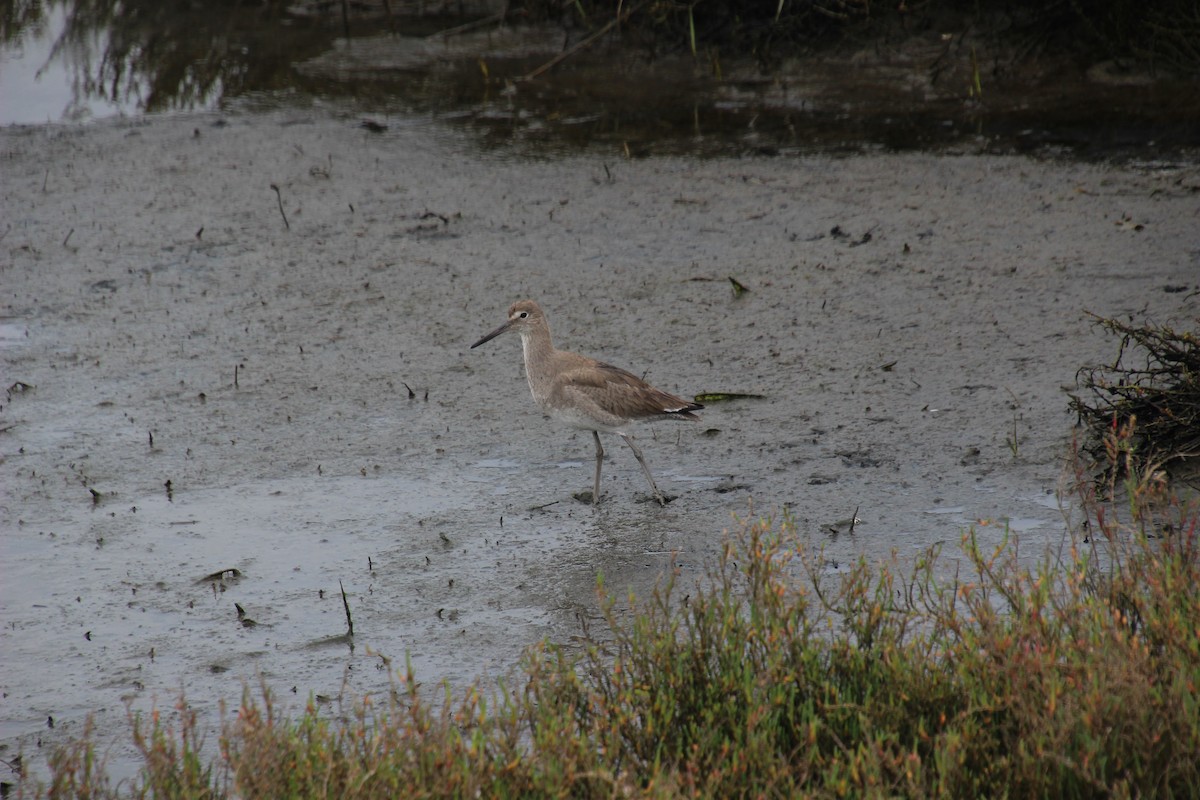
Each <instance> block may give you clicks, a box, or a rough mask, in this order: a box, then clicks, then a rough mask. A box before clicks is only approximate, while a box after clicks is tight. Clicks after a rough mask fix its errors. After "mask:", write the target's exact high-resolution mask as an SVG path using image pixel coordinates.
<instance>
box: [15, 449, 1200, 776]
mask: <svg viewBox="0 0 1200 800" xmlns="http://www.w3.org/2000/svg"><path fill="white" fill-rule="evenodd" d="M1136 441H1137V437H1136V436H1135V435H1134V431H1133V430H1132V429H1131V428H1130V427H1129V426H1126V427H1124V428H1121V429H1118V430H1114V431H1112V433H1111V434H1110V437H1109V442H1108V448H1109V449H1108V452H1109V453H1110V454H1111V456H1112V457H1113V458H1121V457H1122V454H1125V453H1128V451H1129V450H1130V449H1131V448H1134V447H1135V446H1136V445H1135V443H1136ZM1082 463H1083V462H1082V461H1081V462H1080V464H1081V467H1080V469H1079V471H1078V474H1077V475H1076V481H1075V483H1076V484H1077V491H1078V492H1079V498H1078V502H1077V504H1076V508H1077V511H1076V512H1075V513H1076V515H1077V517H1078V519H1077V520H1075V521H1074V522H1073V523H1072V524H1071V526H1070V527H1071V529H1072V530H1073V531H1074V533H1073V534H1071V535H1068V536H1066V537H1065V538H1064V540H1063V542H1062V545H1061V547H1060V548H1059V549H1058V550H1056V551H1054V552H1050V553H1047V554H1045V555H1044V556H1040V557H1036V558H1034V559H1032V560H1031V559H1030V558H1029V556H1028V555H1026V554H1023V553H1021V551H1020V546H1019V542H1018V541H1017V540H1016V539H1015V538H1011V537H1005V538H1004V540H1003V541H1002V542H1000V543H998V544H995V545H994V546H991V547H989V548H985V547H984V546H983V544H982V543H981V542H980V540H979V538H978V537H976V535H975V533H974V532H973V531H969V532H967V533H966V534H965V535H964V537H963V540H962V543H961V550H962V553H963V555H964V559H963V562H964V563H965V564H966V565H967V566H966V567H964V568H962V569H960V570H959V572H958V573H957V574H953V573H950V577H946V575H947V574H948V570H947V569H946V568H945V566H946V565H944V564H943V563H942V558H941V554H940V553H938V552H937V550H936V549H935V550H931V551H929V552H928V553H926V554H925V555H924V556H923V557H921V558H917V559H915V560H912V561H911V562H910V563H908V564H907V566H904V567H900V566H897V564H898V563H899V562H898V561H896V560H893V562H892V563H889V564H884V565H874V564H870V563H868V562H867V561H865V560H860V561H859V562H857V563H855V564H853V565H851V566H850V567H849V568H848V569H847V570H845V571H844V573H843V574H841V575H829V574H827V573H826V571H825V570H824V569H823V567H822V564H823V560H822V557H821V553H820V551H819V550H816V549H813V548H812V547H811V546H810V545H809V544H808V543H807V542H806V541H805V538H804V537H803V536H800V535H798V534H797V532H796V530H795V528H794V527H793V526H792V525H791V523H790V522H789V521H788V520H786V519H784V520H781V521H779V522H772V521H770V520H765V519H757V520H752V521H747V522H745V523H744V524H742V525H741V526H740V527H739V528H738V529H737V530H736V531H735V532H734V533H732V534H731V535H729V537H728V539H727V541H726V542H725V545H724V550H723V552H722V554H721V556H720V558H719V559H718V560H717V562H716V563H715V564H714V565H713V566H712V567H711V569H710V570H709V572H708V575H707V579H706V580H704V581H703V582H701V583H700V584H699V585H698V586H691V587H682V586H680V585H679V578H678V576H677V575H669V576H667V577H666V578H665V579H664V581H663V582H662V584H661V585H660V586H659V587H658V588H657V590H656V591H654V592H653V593H652V595H651V596H649V597H646V598H633V597H630V598H627V599H624V600H621V601H618V599H617V598H616V597H614V596H612V595H610V594H609V593H608V591H607V589H606V587H605V586H604V585H603V583H602V582H601V583H600V585H599V588H598V591H599V594H600V607H601V609H602V612H603V613H602V624H600V625H598V626H597V627H598V630H595V631H587V636H586V637H585V638H586V640H587V642H588V644H587V645H586V646H585V647H584V648H583V649H582V651H580V650H578V649H576V650H567V649H564V648H561V647H557V646H554V645H552V644H549V643H544V644H542V645H540V646H537V647H534V648H532V649H531V650H530V651H529V652H528V654H527V656H526V659H525V661H524V664H523V666H522V669H521V671H520V679H519V680H518V681H516V682H514V683H513V684H511V685H509V686H504V685H502V686H500V687H499V688H498V689H496V690H494V691H491V692H487V693H485V692H484V691H482V690H479V689H473V690H470V691H468V692H466V693H465V695H464V696H462V697H460V698H453V697H451V696H450V694H449V692H445V693H443V694H442V695H441V696H440V697H438V698H434V699H430V698H427V697H426V695H425V693H424V690H423V689H421V688H420V687H419V685H418V682H417V680H416V676H415V675H414V674H413V671H412V668H411V666H408V667H406V668H405V670H404V671H403V672H401V673H399V674H398V675H397V676H396V686H395V692H394V696H393V697H392V698H389V699H387V700H386V701H385V702H382V703H380V702H378V700H377V699H375V698H365V699H363V700H362V701H361V702H359V703H358V704H357V705H356V706H355V707H354V708H353V709H352V710H351V712H350V713H349V714H348V715H346V716H345V718H342V719H333V718H330V717H329V716H328V714H327V713H325V712H322V711H320V710H318V708H317V707H316V705H315V704H311V703H310V705H309V707H308V708H307V710H306V711H305V712H304V713H302V714H300V715H299V716H298V717H297V718H286V717H281V716H280V715H279V713H278V712H277V710H276V708H277V707H276V704H275V702H274V700H273V698H272V697H271V696H270V695H269V694H268V693H266V692H263V693H262V694H261V695H259V696H254V695H251V694H250V693H247V695H246V697H245V698H244V700H243V702H242V705H241V707H240V709H239V710H238V711H237V713H236V716H234V717H232V718H231V719H229V720H228V721H227V722H226V723H225V725H224V727H223V730H222V733H221V735H220V741H219V753H218V754H217V755H215V756H214V757H212V758H211V759H210V760H209V761H207V762H206V761H205V760H204V759H203V758H201V757H200V755H199V754H200V752H201V751H202V749H203V743H202V742H201V740H200V737H199V734H198V732H197V724H196V719H195V717H194V715H191V714H190V713H188V712H187V707H186V705H183V704H182V703H181V706H180V710H181V712H182V714H181V716H179V717H178V718H177V719H178V722H177V723H176V724H175V725H174V726H167V725H166V724H165V723H164V722H163V721H162V720H160V719H159V717H158V716H157V715H153V716H152V717H151V718H150V719H148V720H135V721H134V724H133V726H132V727H133V734H132V735H133V739H134V743H135V745H136V746H137V748H138V749H139V751H140V752H141V754H142V756H143V760H144V765H143V769H142V773H141V776H140V778H139V779H138V780H137V781H136V782H134V783H133V784H132V785H126V786H121V787H113V786H111V785H110V784H109V782H108V780H107V778H106V777H105V775H104V773H103V770H102V768H98V767H97V762H96V758H95V754H94V752H93V747H92V745H91V743H90V738H89V737H88V736H85V737H84V738H83V739H81V740H80V741H78V742H76V743H74V744H72V745H70V746H68V747H67V748H64V749H62V750H60V751H59V752H58V753H57V754H56V755H55V757H54V758H52V759H51V762H50V766H51V771H52V781H51V784H50V785H49V786H48V787H47V786H40V785H39V786H34V785H28V784H22V785H20V786H19V787H18V792H19V796H22V795H23V796H51V797H97V798H99V797H111V796H133V797H155V798H158V797H183V798H209V797H296V798H301V797H303V798H308V797H313V798H316V797H321V798H324V797H337V798H360V797H363V798H375V797H401V796H402V797H416V798H420V797H514V798H515V797H580V798H592V797H595V798H609V797H616V796H637V797H664V798H665V797H681V796H682V797H731V796H753V797H787V796H795V795H798V794H805V795H815V796H855V797H859V796H905V797H990V796H1013V797H1031V796H1045V797H1066V798H1072V797H1081V798H1082V797H1101V796H1105V797H1107V796H1115V797H1134V796H1159V797H1168V796H1176V797H1182V796H1195V795H1196V793H1197V791H1200V761H1198V760H1197V758H1196V753H1198V752H1200V700H1198V699H1197V698H1198V697H1200V630H1198V626H1200V551H1198V543H1197V519H1198V512H1197V509H1196V507H1195V505H1189V504H1187V503H1184V502H1182V501H1180V500H1179V499H1178V498H1176V497H1175V496H1173V494H1172V493H1171V488H1170V485H1169V484H1168V482H1167V480H1166V478H1165V477H1164V475H1163V473H1162V472H1161V471H1156V470H1145V471H1138V468H1137V467H1134V468H1132V469H1131V470H1127V471H1126V472H1125V473H1123V479H1122V482H1121V483H1120V484H1119V485H1118V484H1117V483H1116V482H1115V480H1116V479H1115V478H1114V479H1113V481H1114V482H1113V483H1110V484H1109V485H1108V486H1106V487H1105V486H1101V487H1097V485H1096V483H1095V481H1093V480H1092V479H1091V478H1090V472H1089V471H1088V470H1085V469H1084V468H1083V467H1082ZM1110 474H1115V473H1113V472H1110Z"/></svg>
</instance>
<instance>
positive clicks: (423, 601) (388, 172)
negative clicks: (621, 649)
mask: <svg viewBox="0 0 1200 800" xmlns="http://www.w3.org/2000/svg"><path fill="white" fill-rule="evenodd" d="M1198 192H1200V166H1197V165H1196V164H1194V163H1173V164H1136V163H1131V164H1127V165H1124V166H1110V165H1102V164H1083V163H1073V162H1060V161H1054V160H1037V159H1032V158H1026V157H1015V156H1014V157H1003V156H987V155H970V154H957V155H938V154H904V155H894V154H872V155H860V156H854V157H842V158H838V157H830V156H803V157H786V158H784V157H779V158H769V157H762V158H744V159H733V158H716V159H707V160H697V159H689V158H647V159H642V160H629V159H626V158H623V157H621V155H620V154H619V153H615V152H614V153H611V154H605V153H590V154H584V155H574V156H557V157H554V158H553V159H543V160H538V159H528V158H522V159H514V158H506V157H505V156H504V155H502V154H492V155H487V154H480V153H479V151H478V150H477V148H475V147H474V146H473V143H472V142H471V141H470V140H469V139H468V138H467V136H466V135H465V134H462V133H455V132H448V131H447V130H445V129H441V128H438V127H436V126H430V125H418V124H414V125H392V126H391V127H390V128H389V129H388V130H387V131H386V132H384V133H372V132H370V131H367V130H365V129H363V128H361V127H360V125H359V120H358V119H352V118H348V117H339V116H337V115H335V114H328V115H326V114H323V113H322V112H319V111H304V112H274V113H270V114H244V115H228V116H221V115H215V114H205V115H174V116H165V117H153V118H148V119H142V120H138V121H122V120H113V121H107V122H102V123H97V124H93V125H89V126H80V127H75V126H38V127H9V128H5V129H2V130H0V219H2V220H3V223H2V227H3V233H2V234H0V284H2V287H3V304H4V305H3V310H2V311H0V315H2V316H0V364H2V367H0V368H2V371H3V376H4V377H3V384H4V387H3V388H5V389H6V390H7V394H6V396H4V397H3V404H2V405H3V407H2V409H0V481H2V482H3V487H4V489H3V500H2V502H0V553H2V561H3V564H4V568H3V569H4V577H3V581H2V582H0V623H2V625H0V687H2V689H3V700H2V701H0V703H2V706H0V708H2V709H3V713H0V718H2V720H3V721H2V722H0V746H2V747H3V752H5V753H8V754H10V755H11V754H15V753H16V752H18V751H23V752H24V753H25V754H26V764H34V763H35V762H36V761H37V760H38V755H37V754H38V753H39V752H42V753H44V752H45V751H46V749H47V748H49V747H50V746H52V745H53V744H54V743H56V742H59V741H62V740H64V739H65V738H67V737H70V736H74V735H78V734H79V733H81V732H82V730H83V725H84V721H85V719H86V718H87V717H88V716H89V715H93V716H94V718H95V719H96V720H97V724H98V726H99V727H100V729H101V730H103V731H105V732H110V731H111V732H112V735H113V737H114V739H116V738H127V737H123V734H122V733H121V731H123V730H124V726H125V715H126V709H127V708H128V709H131V710H133V711H138V710H145V709H148V708H150V707H151V706H154V705H157V706H158V707H159V708H162V709H164V710H166V711H168V712H169V710H170V709H171V708H172V707H173V705H174V703H175V702H176V701H177V699H178V697H179V695H180V693H181V691H182V692H183V693H185V694H186V697H187V700H188V702H189V703H190V704H191V705H192V706H193V707H195V708H197V709H200V710H201V711H202V712H203V713H204V714H206V715H208V717H207V718H208V719H211V720H212V724H213V725H214V726H215V725H216V724H217V721H218V719H219V711H218V707H219V704H220V703H221V702H222V701H224V702H225V703H228V704H230V706H231V707H234V706H236V703H237V702H238V700H239V698H240V696H241V692H242V691H243V688H244V687H246V686H250V687H251V688H254V687H257V686H258V684H259V682H260V681H261V682H262V683H263V684H265V685H266V686H268V687H270V688H271V690H272V691H273V692H275V693H276V696H277V697H279V698H282V699H283V702H284V703H285V705H286V704H287V703H289V702H290V703H293V704H295V705H300V704H303V703H304V702H306V701H307V700H308V699H309V698H310V697H314V698H315V697H320V698H331V699H332V700H333V701H336V700H337V699H340V698H344V699H347V700H352V699H354V698H358V697H361V696H363V695H366V694H371V693H377V692H385V691H387V690H388V688H389V685H390V683H391V681H392V680H393V679H394V675H395V671H396V669H397V667H398V666H399V665H401V664H403V660H404V658H405V656H406V654H407V655H408V656H409V657H410V658H411V660H412V663H413V665H414V667H415V669H416V672H417V675H418V678H419V679H420V680H421V681H423V682H424V683H425V684H427V685H428V686H430V687H433V686H435V685H436V684H438V683H439V682H441V681H448V682H449V683H450V685H451V686H452V687H461V686H463V685H465V684H467V683H469V682H470V681H473V680H475V679H483V680H485V681H486V680H488V679H490V678H494V677H497V676H501V675H504V674H506V673H508V672H510V671H511V670H512V669H514V668H515V666H516V665H517V664H518V663H519V659H520V657H521V653H522V650H523V648H524V647H526V646H527V645H529V644H531V643H533V642H536V641H538V640H539V639H541V638H543V637H549V638H551V639H553V640H556V641H563V642H566V641H569V640H570V639H571V637H572V636H574V635H576V634H578V633H579V632H580V623H579V619H578V615H585V616H591V615H593V614H594V613H595V596H594V588H595V585H596V578H597V575H601V574H602V575H603V576H604V579H605V583H606V584H607V586H608V587H610V588H611V589H612V590H614V591H615V592H616V593H618V594H623V593H624V591H625V589H626V587H628V588H631V589H633V590H634V591H635V592H637V593H639V594H645V593H646V592H647V591H648V589H649V587H651V586H652V585H653V583H654V582H655V580H656V579H657V578H658V577H659V576H660V575H661V574H662V573H663V572H664V570H668V569H672V568H674V569H678V570H680V571H682V573H683V575H682V577H681V580H685V581H687V580H694V579H699V578H700V577H701V576H702V574H703V569H704V566H705V564H707V563H709V562H711V561H712V560H713V559H714V558H715V556H716V554H717V553H718V552H719V547H720V541H721V537H722V532H723V531H724V530H726V529H728V528H730V527H732V526H734V525H736V524H737V518H738V517H742V518H745V517H750V516H775V517H777V518H782V516H783V515H785V514H786V515H788V516H789V517H790V518H791V519H792V520H794V522H795V524H796V526H797V528H798V530H799V532H800V533H801V535H802V536H806V537H809V538H810V539H811V540H812V542H813V543H814V544H817V545H821V546H823V547H824V559H825V562H824V563H825V565H826V568H827V569H828V570H829V571H830V572H831V573H836V572H837V571H838V570H840V569H843V568H844V567H845V565H846V564H847V563H848V562H850V561H852V560H854V559H857V558H859V557H862V558H867V559H869V560H872V561H877V560H882V559H886V558H890V557H892V556H893V554H895V555H897V556H898V557H900V558H908V557H912V556H914V555H916V554H918V553H921V552H923V551H924V550H926V549H928V548H929V547H931V546H934V545H937V544H939V543H940V544H942V545H943V547H944V551H943V558H944V560H945V562H944V563H945V566H946V568H947V569H953V567H954V564H955V563H956V561H957V550H956V548H957V545H958V542H959V540H960V537H961V535H962V533H963V532H964V531H965V530H967V529H968V528H969V527H972V526H974V527H975V528H976V529H977V531H978V532H979V535H980V538H981V539H982V540H983V541H984V542H988V541H993V540H994V541H999V540H1000V539H1001V537H1003V536H1004V535H1005V531H1006V529H1007V530H1009V531H1011V532H1015V533H1016V534H1018V535H1020V536H1021V537H1022V540H1023V541H1024V542H1027V543H1028V544H1027V547H1028V549H1029V552H1031V553H1034V554H1036V553H1039V552H1041V551H1042V550H1043V549H1044V548H1045V547H1047V546H1054V545H1055V544H1057V543H1058V542H1059V541H1060V540H1061V537H1062V532H1063V530H1064V529H1065V525H1066V524H1068V520H1067V517H1069V506H1068V507H1067V509H1066V513H1065V514H1064V510H1063V508H1061V507H1060V504H1061V503H1069V498H1060V493H1061V492H1060V490H1061V489H1062V487H1063V486H1064V481H1063V469H1064V464H1065V462H1066V456H1067V454H1068V452H1069V449H1070V443H1071V439H1072V435H1073V434H1074V428H1073V425H1074V422H1075V420H1074V419H1073V417H1072V416H1071V415H1070V413H1069V412H1068V409H1067V396H1066V392H1065V391H1064V389H1065V388H1070V387H1071V386H1073V384H1074V379H1075V373H1076V370H1077V369H1078V368H1079V367H1080V366H1082V365H1083V364H1086V363H1091V362H1096V361H1105V360H1110V359H1111V358H1112V357H1113V355H1114V353H1115V342H1113V341H1111V340H1109V339H1106V338H1105V337H1104V335H1103V334H1102V333H1101V332H1100V331H1099V330H1098V329H1097V328H1096V327H1095V326H1094V325H1093V323H1092V321H1091V318H1090V317H1089V316H1088V313H1089V312H1091V313H1094V314H1099V315H1102V316H1120V317H1123V318H1124V317H1132V318H1134V319H1145V320H1150V321H1156V322H1170V321H1176V322H1180V321H1185V320H1194V319H1195V318H1196V312H1197V303H1198V301H1197V290H1198V289H1200V234H1198V231H1200V204H1198V203H1197V198H1198ZM731 279H732V281H731ZM734 282H736V284H737V286H738V287H741V288H740V289H737V288H735V285H734ZM522 298H532V299H535V300H537V302H538V303H540V304H541V306H542V308H543V309H545V311H546V313H547V315H548V316H549V319H550V323H551V327H552V331H553V334H554V337H555V344H556V345H557V346H559V347H562V348H566V349H570V350H574V351H577V352H581V353H584V354H587V355H590V356H593V357H595V358H599V359H601V360H603V361H607V362H609V363H612V364H615V365H617V366H620V367H623V368H626V369H629V370H631V371H633V372H634V373H635V374H638V375H643V374H644V375H645V376H646V378H647V380H649V381H650V382H651V383H653V384H654V385H656V386H659V387H661V388H662V389H664V390H666V391H670V392H673V393H675V394H679V395H681V396H683V397H693V396H695V395H698V394H701V393H709V394H718V395H719V394H722V393H736V394H744V395H757V397H747V398H740V399H731V400H728V401H725V402H721V401H720V400H719V399H718V400H717V401H715V402H714V401H712V400H704V401H703V402H705V405H706V406H707V407H706V408H705V410H704V411H703V412H702V414H701V416H702V420H701V421H700V422H699V423H670V422H663V423H661V424H658V423H656V424H654V425H652V426H647V427H646V428H645V429H644V431H643V433H642V435H641V436H640V437H639V442H640V444H641V446H642V449H643V451H644V452H645V454H646V458H647V460H648V462H649V465H650V467H651V469H652V470H653V471H654V474H655V477H656V478H657V480H658V482H659V485H660V487H661V488H662V489H663V491H664V493H666V494H667V495H669V496H672V497H674V500H673V501H672V502H671V503H669V504H668V505H667V506H666V508H660V507H659V506H658V504H657V503H656V502H654V499H653V497H651V496H650V495H649V493H648V490H647V487H646V485H645V480H644V478H643V476H642V474H641V472H640V470H639V468H638V465H637V463H636V462H635V461H634V459H633V458H632V456H631V455H630V453H629V452H628V450H627V449H626V448H624V447H622V446H620V445H619V443H617V442H615V441H613V442H606V445H605V447H606V450H607V451H608V463H607V464H606V465H605V469H604V487H603V492H604V497H603V502H602V503H601V504H600V506H599V507H598V508H592V506H591V505H589V504H588V503H587V502H586V501H583V502H581V501H580V500H579V499H577V498H575V497H574V495H575V494H577V493H581V492H585V491H588V490H590V488H591V476H592V453H593V450H592V442H591V437H590V436H589V435H588V434H587V433H580V432H576V431H572V430H569V429H558V428H555V427H554V426H552V425H551V424H550V423H549V422H548V421H547V420H544V419H543V418H542V415H541V414H540V413H539V412H538V411H537V409H536V407H535V406H534V404H533V402H532V401H531V399H530V397H529V392H528V389H527V387H526V385H525V380H524V377H523V374H522V368H521V356H520V348H519V346H518V345H517V342H516V340H515V339H512V340H508V339H503V340H499V341H497V342H494V343H493V344H492V345H491V346H489V347H487V348H481V349H479V350H474V351H471V350H469V349H468V348H469V345H470V343H472V342H474V341H475V340H476V339H478V338H479V337H480V336H481V335H483V334H485V333H486V332H488V331H490V330H492V329H493V328H495V327H496V326H497V325H498V324H500V323H502V322H503V321H504V319H505V313H506V310H507V308H508V306H509V305H510V304H511V303H512V302H513V301H515V300H519V299H522ZM1183 324H1185V325H1186V324H1187V323H1183ZM855 512H857V518H858V520H859V521H858V522H857V523H856V524H855V525H854V530H853V531H852V532H851V531H850V530H849V527H848V526H846V525H844V524H843V525H841V526H839V525H838V523H839V521H842V522H844V521H845V520H847V519H849V518H851V517H852V516H853V515H854V514H855ZM343 587H344V589H345V592H346V596H347V602H348V604H349V606H350V608H351V612H352V616H353V622H354V637H353V647H351V646H350V642H349V640H347V638H346V637H345V636H344V634H345V633H346V627H347V626H346V619H345V611H344V607H343V601H342V595H341V588H343ZM235 604H237V605H235ZM113 759H114V761H116V762H120V760H121V754H120V751H119V750H117V751H114V755H113Z"/></svg>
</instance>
